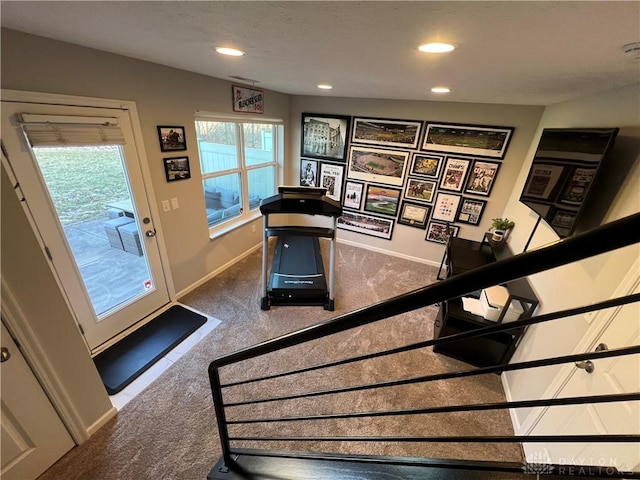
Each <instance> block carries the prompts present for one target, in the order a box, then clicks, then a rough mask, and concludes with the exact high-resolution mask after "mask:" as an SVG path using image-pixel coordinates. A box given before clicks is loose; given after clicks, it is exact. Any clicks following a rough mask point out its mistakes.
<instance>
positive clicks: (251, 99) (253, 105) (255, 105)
mask: <svg viewBox="0 0 640 480" xmlns="http://www.w3.org/2000/svg"><path fill="white" fill-rule="evenodd" d="M231 95H232V98H233V111H234V112H241V113H259V114H261V115H262V114H263V113H264V91H262V90H258V89H256V88H247V87H241V86H238V85H232V86H231Z"/></svg>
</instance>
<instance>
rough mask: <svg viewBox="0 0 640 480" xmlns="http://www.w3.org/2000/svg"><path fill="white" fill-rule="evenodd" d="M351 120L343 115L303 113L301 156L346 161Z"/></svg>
mask: <svg viewBox="0 0 640 480" xmlns="http://www.w3.org/2000/svg"><path fill="white" fill-rule="evenodd" d="M350 122H351V117H346V116H342V115H325V114H322V113H303V114H302V139H301V141H300V156H302V157H310V158H320V159H324V160H331V161H334V162H346V161H347V141H348V139H349V123H350Z"/></svg>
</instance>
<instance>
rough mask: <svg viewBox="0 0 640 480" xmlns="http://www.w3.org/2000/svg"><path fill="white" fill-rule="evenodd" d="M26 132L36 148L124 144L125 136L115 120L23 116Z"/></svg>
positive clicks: (23, 126)
mask: <svg viewBox="0 0 640 480" xmlns="http://www.w3.org/2000/svg"><path fill="white" fill-rule="evenodd" d="M22 130H23V131H24V133H25V135H26V137H27V140H28V141H29V144H30V145H31V146H32V147H60V146H73V145H105V144H107V145H124V143H125V139H124V133H123V132H122V129H121V128H120V125H119V124H118V119H117V118H113V117H80V116H78V117H72V116H60V115H32V114H28V113H23V114H22Z"/></svg>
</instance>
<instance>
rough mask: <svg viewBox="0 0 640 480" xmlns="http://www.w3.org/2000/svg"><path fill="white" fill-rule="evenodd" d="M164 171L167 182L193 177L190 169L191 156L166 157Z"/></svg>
mask: <svg viewBox="0 0 640 480" xmlns="http://www.w3.org/2000/svg"><path fill="white" fill-rule="evenodd" d="M163 162H164V173H165V175H166V177H167V182H175V181H176V180H185V179H187V178H191V170H190V169H189V157H171V158H164V159H163Z"/></svg>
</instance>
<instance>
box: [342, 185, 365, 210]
mask: <svg viewBox="0 0 640 480" xmlns="http://www.w3.org/2000/svg"><path fill="white" fill-rule="evenodd" d="M362 192H364V183H360V182H354V181H352V180H347V181H346V183H345V184H344V199H343V200H342V206H343V207H346V208H352V209H354V210H360V206H361V205H362Z"/></svg>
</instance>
